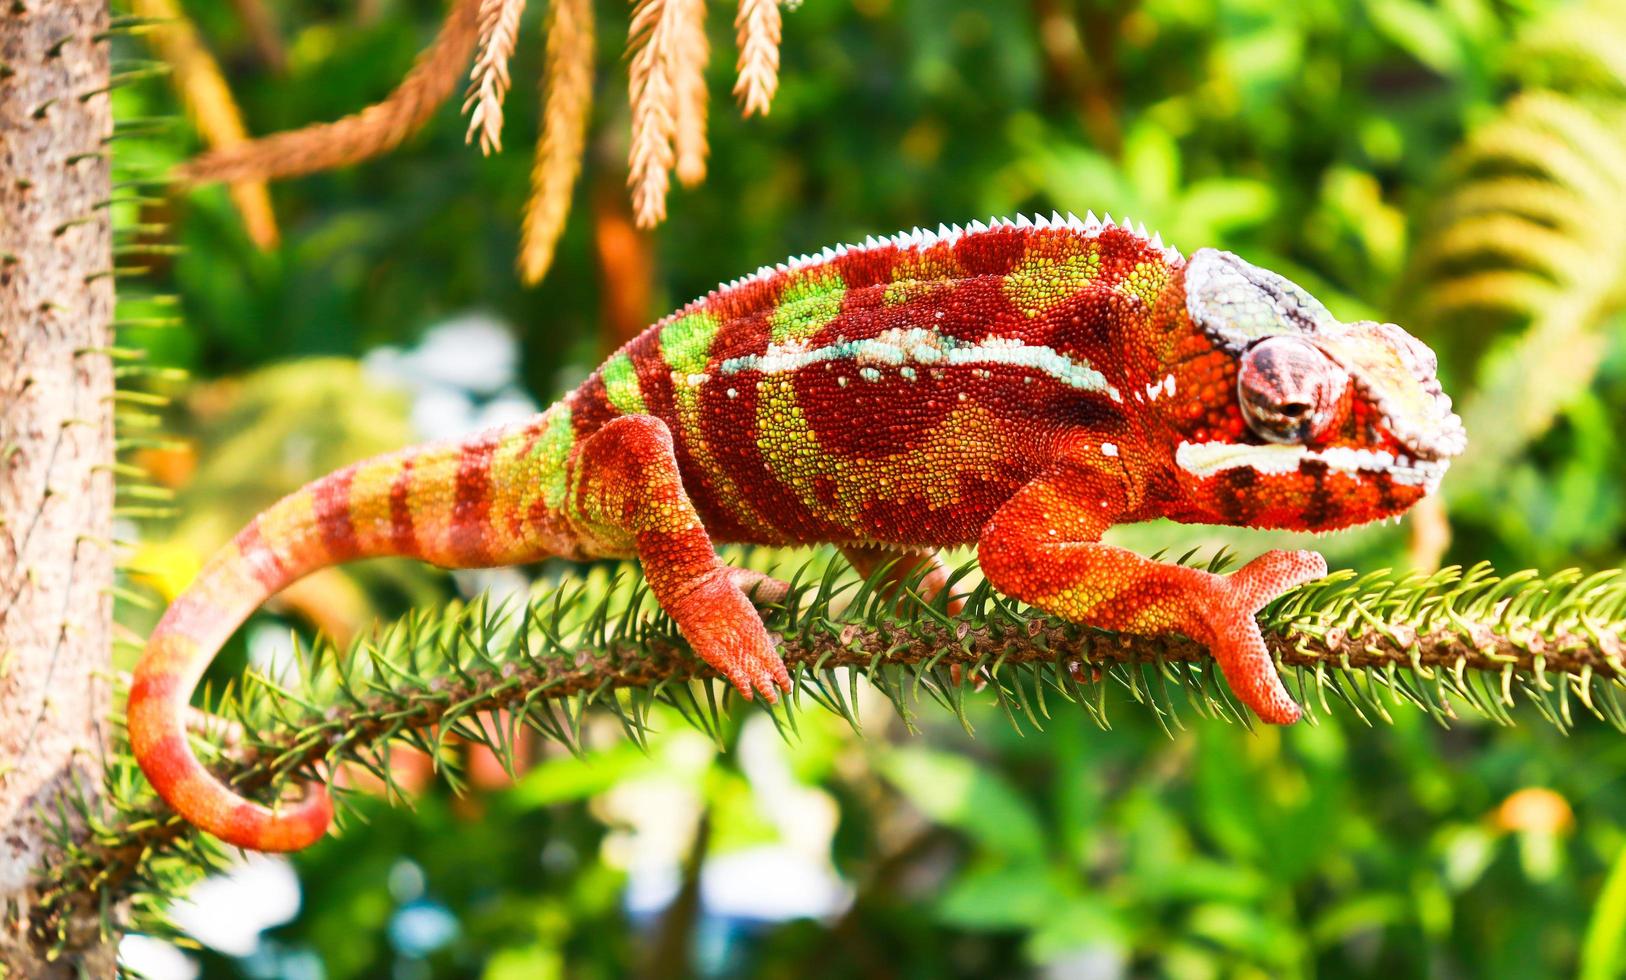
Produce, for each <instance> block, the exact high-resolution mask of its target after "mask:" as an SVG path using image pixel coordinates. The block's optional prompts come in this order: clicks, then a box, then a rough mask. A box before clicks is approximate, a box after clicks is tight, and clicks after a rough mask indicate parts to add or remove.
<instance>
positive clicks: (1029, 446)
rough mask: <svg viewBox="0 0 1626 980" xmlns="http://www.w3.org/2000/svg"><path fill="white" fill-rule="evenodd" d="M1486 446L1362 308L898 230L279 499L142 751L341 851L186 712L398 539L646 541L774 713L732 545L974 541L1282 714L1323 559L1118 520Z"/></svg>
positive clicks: (489, 547)
mask: <svg viewBox="0 0 1626 980" xmlns="http://www.w3.org/2000/svg"><path fill="white" fill-rule="evenodd" d="M1465 441H1466V437H1465V433H1464V431H1463V428H1462V424H1461V422H1460V420H1459V419H1458V418H1457V416H1456V415H1454V414H1453V413H1452V411H1451V401H1450V399H1449V398H1448V397H1447V396H1446V395H1445V394H1444V392H1443V391H1442V390H1441V388H1440V384H1439V382H1438V380H1437V378H1436V364H1435V358H1434V354H1433V353H1432V352H1431V351H1430V350H1429V349H1428V348H1427V347H1426V346H1424V345H1423V344H1421V343H1419V342H1418V341H1417V340H1415V339H1413V338H1412V337H1411V336H1410V335H1409V334H1407V333H1406V332H1405V331H1404V330H1402V329H1401V328H1400V327H1398V326H1395V325H1394V324H1391V323H1375V322H1370V321H1361V322H1354V323H1343V322H1340V321H1339V320H1338V319H1336V318H1335V317H1334V316H1333V315H1332V314H1331V313H1329V312H1328V310H1327V309H1326V307H1325V306H1323V305H1322V304H1321V303H1320V302H1318V301H1317V300H1316V299H1314V298H1313V297H1312V296H1310V295H1309V294H1308V293H1307V292H1306V291H1305V290H1303V289H1302V288H1300V287H1299V286H1297V285H1295V284H1294V283H1292V282H1290V281H1288V280H1287V279H1285V278H1283V277H1281V276H1279V275H1277V274H1275V273H1273V272H1269V271H1267V270H1265V269H1261V268H1257V267H1255V266H1253V265H1250V264H1249V263H1247V262H1245V261H1243V260H1242V259H1240V258H1238V257H1237V256H1235V255H1233V254H1231V253H1229V252H1223V251H1217V250H1214V249H1206V248H1205V249H1200V250H1199V251H1197V252H1196V253H1195V254H1193V255H1192V256H1191V258H1190V259H1189V260H1188V259H1185V258H1183V257H1182V256H1181V255H1180V253H1179V252H1178V251H1176V250H1174V249H1173V248H1168V247H1165V246H1164V244H1163V242H1162V240H1161V238H1160V237H1155V236H1154V237H1150V238H1149V237H1148V236H1147V235H1146V232H1145V228H1144V227H1141V228H1139V229H1136V228H1134V227H1133V226H1132V225H1131V224H1130V223H1129V222H1128V221H1127V220H1125V221H1123V222H1121V223H1119V224H1114V223H1113V222H1112V220H1111V218H1110V216H1109V217H1108V218H1107V220H1105V221H1098V220H1096V219H1095V217H1094V216H1093V215H1091V216H1089V217H1087V218H1083V219H1080V218H1077V217H1074V216H1067V217H1062V216H1061V215H1052V216H1050V217H1048V218H1047V217H1039V218H1034V219H1029V218H1025V217H1024V218H1018V219H1016V220H1015V221H1011V220H1008V219H996V220H994V221H992V222H990V223H988V224H984V223H982V222H973V223H972V224H971V225H969V226H968V227H964V228H962V227H959V226H955V227H942V228H940V229H939V230H938V231H937V232H935V233H934V232H930V231H921V230H919V229H916V230H915V231H913V232H911V233H905V234H900V235H897V236H894V237H891V238H886V239H876V238H870V239H867V240H866V241H865V243H864V244H863V245H861V246H841V247H837V248H834V249H825V250H824V251H823V252H821V253H820V254H818V255H815V256H809V257H802V258H798V259H795V260H792V261H790V262H788V263H784V264H780V265H778V266H774V267H765V268H763V269H761V270H760V271H758V272H757V273H756V274H754V275H752V276H749V277H746V278H744V279H739V280H736V281H734V282H732V283H729V284H727V285H725V286H722V287H720V288H718V289H717V290H715V291H713V292H712V293H711V294H710V295H708V296H706V297H704V298H702V299H699V300H696V301H695V302H693V303H691V304H689V305H688V306H686V307H684V308H683V309H682V310H679V311H678V312H676V313H674V314H672V315H671V316H669V317H667V318H665V319H663V320H661V321H660V322H658V323H656V324H655V325H653V326H651V327H650V328H649V329H648V330H646V331H644V333H642V334H641V335H639V336H638V337H636V338H635V339H633V340H632V341H630V342H629V343H628V344H627V345H626V346H625V347H623V348H621V350H619V351H618V352H616V353H615V354H614V355H613V356H612V357H610V359H609V360H608V361H607V362H605V363H604V365H603V366H602V367H600V368H599V369H598V370H597V371H596V372H595V373H594V374H592V375H591V376H590V377H589V378H588V379H587V380H586V381H585V382H583V383H582V384H581V386H580V387H578V388H577V389H576V390H575V391H573V392H571V393H570V394H569V395H567V396H566V397H565V398H564V399H563V400H562V401H560V402H558V403H556V404H555V405H553V406H552V407H551V408H549V409H547V410H546V411H544V412H543V413H541V414H540V415H537V416H536V417H534V418H532V419H529V420H528V421H525V422H522V423H518V424H514V425H509V426H505V427H501V428H497V429H494V430H490V431H487V432H483V433H480V434H478V435H474V436H471V437H469V438H467V439H464V440H462V441H458V442H451V443H442V444H435V445H428V446H423V447H419V448H413V449H406V450H403V451H400V452H396V453H391V454H388V455H384V456H379V457H377V458H375V459H370V460H367V461H364V462H360V463H357V464H355V465H353V466H350V467H347V468H345V469H342V470H339V471H338V472H336V473H333V474H330V475H328V476H324V477H322V478H320V479H318V480H316V481H314V482H312V483H311V484H309V485H308V486H306V487H305V488H303V489H301V490H299V491H297V492H295V493H293V494H291V495H290V496H288V497H286V498H284V499H283V500H281V501H279V502H278V503H276V504H274V505H273V506H272V507H271V508H270V509H268V510H266V511H265V512H264V513H262V514H260V515H259V516H258V517H257V518H255V519H254V520H253V521H251V522H250V523H249V525H248V526H247V527H246V528H244V529H243V530H242V531H241V532H240V533H239V534H238V535H237V536H236V537H235V538H234V539H233V540H232V541H231V542H230V543H229V544H228V545H226V546H225V548H224V549H223V550H222V551H221V552H220V553H218V554H216V555H215V556H214V557H213V558H212V559H211V560H210V561H209V562H208V563H207V564H206V565H205V566H204V568H203V569H202V571H201V573H200V574H199V575H198V577H197V579H196V581H195V582H194V583H193V584H192V585H191V586H190V587H189V588H187V589H186V590H185V591H184V592H183V594H181V595H180V596H179V597H177V598H176V600H175V601H174V603H173V604H172V605H171V606H170V607H169V610H168V611H167V613H166V614H165V615H164V617H163V619H162V620H161V621H160V622H159V624H158V626H157V627H156V629H155V630H154V632H153V633H152V636H151V638H150V640H149V642H148V645H147V649H146V653H145V655H144V656H143V657H142V659H141V661H140V663H139V665H138V666H137V668H136V671H135V676H134V682H133V686H132V688H131V691H130V702H129V710H128V722H129V732H130V740H131V744H132V746H133V748H134V751H135V754H136V758H137V759H138V760H139V762H140V764H141V767H142V768H143V769H144V770H145V771H146V773H147V776H148V778H149V779H151V781H152V783H153V785H154V786H155V787H156V788H157V790H158V792H159V793H160V794H161V795H162V796H163V797H164V799H165V800H167V801H168V802H169V803H170V804H171V805H172V806H174V808H175V809H176V810H177V811H179V812H180V813H181V814H182V815H183V816H184V817H186V819H188V820H189V821H191V822H192V823H194V824H196V825H197V826H198V827H200V828H202V829H204V830H206V831H208V832H210V833H212V834H214V835H215V836H217V837H219V838H221V839H223V840H225V841H227V842H229V843H232V844H236V845H239V846H242V847H247V848H254V849H259V850H292V849H297V848H301V847H304V846H306V845H308V844H310V843H312V842H314V841H315V840H317V839H318V838H319V837H320V836H321V835H322V834H323V832H324V831H325V829H326V827H327V825H328V823H329V820H330V819H331V816H332V803H331V800H330V797H329V794H328V792H327V791H326V790H325V789H324V788H320V787H311V788H309V789H308V790H307V792H306V794H305V796H304V797H303V798H302V799H300V800H298V801H285V802H282V803H279V804H277V805H276V806H275V807H269V806H265V805H262V804H259V803H255V802H252V801H249V800H246V799H244V798H242V797H241V796H239V795H237V794H236V793H234V792H233V791H232V790H231V789H229V788H228V787H227V786H226V785H225V784H224V783H222V782H221V781H220V780H218V779H217V778H216V777H215V776H214V775H212V774H211V773H210V772H209V771H208V770H207V769H205V768H204V767H203V765H202V764H201V763H200V762H199V761H198V759H197V757H196V756H195V755H194V754H193V752H192V750H191V748H190V747H189V745H188V744H187V733H186V728H185V713H186V709H187V705H188V702H189V699H190V697H191V694H192V691H193V688H194V687H195V686H196V685H197V683H198V680H199V678H200V677H201V676H202V674H203V672H204V669H205V668H206V667H207V666H208V664H209V662H210V661H211V660H212V658H213V657H214V656H215V654H216V652H217V651H218V650H219V649H220V647H221V646H222V645H223V644H224V643H225V641H226V640H227V639H228V638H229V637H230V636H231V634H232V633H233V631H234V630H236V628H237V627H238V626H239V625H240V624H241V623H242V622H243V620H244V619H246V618H247V617H248V615H249V614H250V613H252V612H253V611H254V610H255V609H256V608H257V607H258V606H259V605H260V604H261V602H262V601H264V600H265V599H266V598H267V597H269V596H270V595H272V594H274V593H275V592H277V591H278V590H279V589H281V588H283V587H284V586H286V585H288V584H289V583H290V582H292V581H294V580H295V579H297V578H299V577H300V576H302V575H305V574H306V573H308V572H311V571H312V570H314V569H318V568H322V567H324V566H328V565H333V564H336V563H339V562H345V561H349V560H351V559H357V558H364V557H370V556H380V555H405V556H411V557H415V558H419V559H423V560H426V561H429V562H433V563H435V564H437V565H442V566H447V567H453V568H470V567H480V566H492V565H509V564H516V563H522V562H532V561H537V560H539V559H542V558H546V557H549V556H559V557H565V558H572V559H590V558H600V557H637V558H638V559H639V560H640V561H641V563H642V565H643V570H644V574H645V576H646V578H647V580H648V583H649V587H650V589H651V590H652V592H653V593H654V596H655V598H656V600H657V601H658V602H659V603H660V605H661V607H662V608H663V609H665V611H666V612H667V613H669V614H670V615H671V617H672V619H673V620H674V621H675V622H676V624H677V626H678V629H679V630H680V631H681V633H682V634H683V636H684V637H685V638H686V639H687V641H688V642H689V644H690V646H692V648H693V649H694V652H695V653H696V654H698V655H699V656H700V657H701V658H702V659H704V660H705V662H706V663H708V664H710V665H711V666H712V667H714V668H715V669H716V670H718V671H719V672H720V673H722V674H723V675H724V676H725V677H726V678H727V679H728V680H729V681H730V682H732V684H733V685H734V686H735V687H736V688H737V689H738V690H739V692H740V693H741V694H742V695H744V696H745V697H747V698H750V697H751V696H752V694H753V692H754V693H755V694H758V695H760V696H761V697H763V698H764V699H765V700H767V701H770V702H771V701H774V700H775V699H776V698H777V696H778V692H779V691H781V690H788V689H789V688H790V685H791V680H790V676H789V674H788V673H787V672H786V669H785V666H784V664H783V663H782V662H781V660H780V658H779V656H778V654H777V653H776V651H775V650H774V647H773V644H772V642H771V641H770V639H769V636H768V633H767V632H766V630H765V628H764V626H763V623H762V620H761V618H760V616H759V615H758V612H757V610H756V608H755V607H754V606H753V604H752V598H751V597H750V596H748V593H750V592H754V593H755V595H756V597H757V598H758V599H759V600H760V599H761V598H762V597H764V596H767V597H769V598H772V597H773V596H774V595H775V594H776V593H777V594H782V592H783V584H782V583H776V582H774V581H773V580H771V579H770V580H764V579H763V578H762V577H761V576H756V575H752V574H750V573H746V572H743V571H741V570H738V569H733V568H730V567H729V566H727V565H725V564H723V563H722V562H721V561H720V560H719V558H718V556H717V554H716V552H715V551H714V550H713V545H714V544H715V543H717V542H749V543H755V544H763V545H801V544H812V543H831V544H834V545H835V546H837V547H838V548H839V549H840V550H841V551H842V552H843V553H844V554H845V555H846V556H847V557H848V559H849V560H850V561H851V562H852V564H853V565H854V566H855V567H856V568H857V569H858V570H859V571H861V572H864V573H866V574H869V573H873V572H875V571H876V570H878V569H883V568H887V567H890V570H891V574H892V575H893V576H894V577H897V576H902V575H904V574H908V573H910V572H911V571H912V572H914V573H915V574H924V576H925V577H924V578H923V580H922V581H923V583H924V587H925V588H927V589H928V590H939V589H941V588H942V587H943V585H944V583H945V582H946V580H947V575H946V571H945V569H944V566H943V565H942V563H941V561H940V560H939V559H938V558H936V551H937V549H940V548H943V547H945V546H949V545H956V544H965V543H970V542H975V544H976V546H977V554H978V558H979V561H980V564H981V569H982V573H983V575H984V576H986V578H987V579H988V581H989V582H990V583H991V584H992V585H993V586H994V587H996V588H997V589H999V590H1000V591H1001V592H1003V593H1005V594H1006V595H1009V596H1012V597H1014V598H1016V599H1019V600H1021V601H1023V602H1026V603H1029V604H1031V605H1033V606H1035V607H1038V608H1039V609H1043V610H1046V611H1049V612H1051V613H1054V614H1056V615H1058V616H1061V617H1064V618H1066V619H1069V620H1073V621H1077V622H1081V623H1087V624H1091V625H1094V626H1097V627H1101V628H1104V629H1110V630H1121V631H1127V632H1131V633H1140V634H1163V633H1171V632H1172V633H1181V634H1185V635H1187V636H1189V637H1191V638H1193V639H1195V640H1198V641H1200V642H1202V643H1204V644H1206V645H1207V646H1208V647H1209V649H1210V650H1211V651H1212V653H1213V656H1214V658H1215V660H1216V661H1217V662H1218V664H1219V667H1220V669H1221V671H1222V672H1223V673H1224V676H1225V678H1226V680H1227V682H1228V683H1229V685H1230V687H1231V689H1232V691H1233V692H1235V694H1236V695H1237V697H1238V698H1239V699H1240V700H1241V701H1242V702H1243V703H1244V704H1246V705H1247V706H1248V707H1249V708H1251V709H1252V710H1253V711H1254V712H1255V713H1256V714H1257V715H1258V716H1259V717H1260V718H1262V719H1263V720H1265V721H1267V722H1274V723H1282V724H1285V723H1290V722H1292V721H1294V720H1296V719H1297V718H1298V716H1299V708H1298V706H1297V705H1296V704H1295V703H1294V702H1293V700H1292V699H1291V697H1289V695H1288V693H1287V691H1286V689H1285V688H1284V687H1283V685H1282V682H1281V680H1280V678H1279V676H1278V674H1277V672H1276V669H1275V666H1274V664H1273V662H1272V660H1271V657H1270V655H1269V653H1268V652H1267V650H1266V647H1265V644H1264V641H1263V638H1262V637H1261V634H1260V630H1259V626H1258V623H1257V621H1256V619H1255V614H1256V612H1257V611H1258V610H1259V609H1260V607H1262V606H1263V605H1264V604H1265V603H1266V602H1268V601H1269V600H1270V599H1272V598H1273V597H1275V596H1277V595H1279V594H1281V593H1282V592H1284V591H1285V590H1287V589H1290V588H1292V587H1294V586H1296V585H1298V584H1300V583H1303V582H1306V581H1309V580H1311V579H1315V578H1317V577H1320V576H1322V575H1324V574H1325V573H1326V563H1325V561H1324V560H1323V559H1322V558H1321V557H1320V556H1319V555H1317V554H1315V553H1313V552H1307V551H1271V552H1268V553H1266V554H1264V555H1261V556H1260V557H1258V558H1256V559H1254V560H1253V561H1251V562H1249V563H1248V564H1246V565H1244V566H1243V567H1242V568H1240V569H1238V570H1237V571H1236V572H1234V573H1233V574H1230V575H1218V574H1213V573H1210V572H1207V571H1203V570H1199V569H1196V568H1190V567H1183V566H1180V565H1174V564H1166V563H1162V562H1158V561H1153V560H1149V559H1146V558H1142V557H1140V556H1138V555H1136V554H1134V553H1132V552H1130V551H1127V550H1124V549H1121V548H1117V547H1113V546H1110V545H1107V544H1103V543H1101V542H1100V537H1101V534H1102V532H1104V531H1105V530H1106V529H1107V528H1109V527H1111V526H1112V525H1114V524H1121V523H1125V522H1131V521H1143V520H1148V519H1151V518H1157V517H1163V518H1169V519H1172V520H1174V521H1180V522H1192V523H1207V524H1226V525H1240V526H1247V527H1256V528H1285V529H1291V530H1299V531H1320V530H1328V529H1335V528H1342V527H1347V526H1350V525H1355V524H1361V523H1364V522H1368V521H1374V520H1378V519H1381V518H1385V517H1391V516H1394V515H1397V514H1399V513H1400V512H1402V511H1404V510H1405V509H1406V508H1408V507H1409V506H1411V505H1412V504H1414V503H1416V502H1417V501H1418V500H1419V499H1421V498H1422V497H1423V496H1424V495H1425V494H1428V493H1430V492H1431V491H1432V490H1434V488H1435V487H1436V486H1437V485H1438V483H1439V480H1440V478H1441V476H1442V475H1443V474H1444V473H1445V470H1446V467H1447V465H1448V464H1449V461H1450V459H1451V457H1453V456H1455V455H1457V454H1458V453H1460V452H1461V451H1462V449H1463V448H1464V445H1465ZM900 555H902V556H905V560H903V561H897V562H893V563H892V564H891V565H890V566H888V562H889V561H891V560H892V559H894V558H896V557H898V556H900Z"/></svg>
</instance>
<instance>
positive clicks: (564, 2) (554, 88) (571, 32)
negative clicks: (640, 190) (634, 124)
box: [519, 0, 594, 285]
mask: <svg viewBox="0 0 1626 980" xmlns="http://www.w3.org/2000/svg"><path fill="white" fill-rule="evenodd" d="M547 35H548V41H547V57H546V64H545V66H544V67H543V74H542V84H543V87H544V88H545V89H546V93H545V98H544V101H543V104H542V135H541V136H540V137H539V138H538V139H537V145H536V162H535V163H534V164H533V165H532V167H531V197H530V200H529V201H527V202H526V203H525V224H524V227H523V229H522V231H521V233H520V245H519V275H520V279H521V280H523V281H524V282H525V283H526V284H527V285H534V284H535V283H537V282H540V281H541V280H542V277H543V276H544V275H545V274H546V273H547V271H548V267H549V266H550V265H552V264H553V253H554V249H555V247H556V246H557V245H558V243H559V235H560V233H562V232H563V231H564V228H565V215H566V214H567V213H568V212H569V210H570V194H571V189H572V188H573V187H574V186H575V184H576V177H577V176H578V175H579V174H580V173H581V165H582V151H583V148H584V147H585V146H586V144H587V118H588V114H589V110H591V108H592V104H593V50H594V45H593V3H592V0H553V2H552V3H551V4H550V5H549V7H548V23H547Z"/></svg>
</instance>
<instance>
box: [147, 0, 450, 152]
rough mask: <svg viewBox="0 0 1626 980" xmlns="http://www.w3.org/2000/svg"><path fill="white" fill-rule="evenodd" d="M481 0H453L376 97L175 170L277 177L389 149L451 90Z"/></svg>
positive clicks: (428, 113) (414, 129) (424, 118)
mask: <svg viewBox="0 0 1626 980" xmlns="http://www.w3.org/2000/svg"><path fill="white" fill-rule="evenodd" d="M480 3H481V0H454V3H453V6H452V9H451V12H450V13H449V14H448V15H447V17H446V22H445V24H444V25H442V27H441V29H440V33H439V34H438V35H437V36H436V37H435V42H434V44H432V45H430V47H429V50H428V51H426V52H425V53H424V55H423V57H421V58H420V59H419V61H418V63H417V64H416V65H415V66H413V69H412V71H410V72H408V73H407V76H406V78H405V79H403V80H402V82H401V84H400V86H398V87H397V88H396V89H395V91H393V92H391V93H390V94H389V95H388V96H387V97H386V98H385V99H384V100H383V101H382V102H378V103H376V104H374V105H371V106H368V107H367V108H366V109H363V110H362V111H360V112H358V113H356V114H355V115H351V116H346V117H344V118H343V119H340V120H337V121H336V122H330V123H318V124H316V125H314V126H306V127H305V128H303V129H296V130H291V131H289V132H285V133H277V134H274V135H272V136H266V137H263V138H261V139H257V140H252V141H250V142H247V143H242V144H239V145H237V146H234V147H229V148H222V149H219V150H214V151H212V152H210V153H206V154H204V155H202V156H200V157H197V158H196V159H194V160H192V161H190V162H189V163H186V164H183V165H182V166H181V167H179V168H178V169H177V171H176V176H177V177H179V178H180V179H181V180H185V181H190V182H193V183H203V182H207V181H214V180H242V179H245V178H264V179H277V178H282V177H293V176H297V175H299V174H308V173H315V172H317V171H320V170H331V169H333V168H334V167H343V166H347V165H349V164H352V163H359V162H360V161H362V160H366V159H368V158H369V157H374V156H377V155H378V154H380V153H383V152H384V151H386V150H389V149H393V148H394V147H396V146H398V145H399V144H400V143H401V141H403V140H405V139H406V138H407V137H408V136H410V135H412V133H414V132H416V131H417V130H418V129H419V128H420V127H422V126H423V124H424V123H425V122H427V121H428V120H429V117H430V116H431V115H433V114H434V112H435V109H436V108H438V107H439V106H440V104H441V103H442V102H444V101H446V97H447V96H449V95H451V94H452V89H453V88H455V87H456V85H457V80H458V77H459V76H460V75H462V73H463V66H464V65H466V64H467V63H468V60H469V56H470V54H472V53H473V51H474V44H475V41H476V40H477V39H478V34H479V16H478V15H479V12H480Z"/></svg>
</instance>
